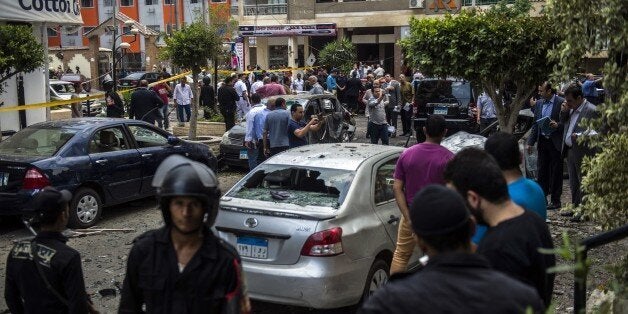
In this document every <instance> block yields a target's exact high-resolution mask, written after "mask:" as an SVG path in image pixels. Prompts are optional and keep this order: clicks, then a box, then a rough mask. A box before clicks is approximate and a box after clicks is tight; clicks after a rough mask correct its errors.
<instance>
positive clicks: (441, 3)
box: [425, 0, 462, 15]
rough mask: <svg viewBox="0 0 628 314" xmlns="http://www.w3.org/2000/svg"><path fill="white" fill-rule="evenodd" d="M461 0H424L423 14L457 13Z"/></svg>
mask: <svg viewBox="0 0 628 314" xmlns="http://www.w3.org/2000/svg"><path fill="white" fill-rule="evenodd" d="M460 8H462V0H425V14H426V15H429V14H445V13H451V14H454V13H458V12H460Z"/></svg>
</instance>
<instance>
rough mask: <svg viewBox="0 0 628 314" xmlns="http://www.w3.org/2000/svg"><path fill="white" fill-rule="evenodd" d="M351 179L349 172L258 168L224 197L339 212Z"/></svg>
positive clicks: (294, 168)
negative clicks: (327, 208)
mask: <svg viewBox="0 0 628 314" xmlns="http://www.w3.org/2000/svg"><path fill="white" fill-rule="evenodd" d="M354 176H355V172H354V171H349V170H337V169H324V168H305V167H291V166H288V165H261V166H259V167H257V168H256V169H255V172H254V173H250V174H248V175H247V176H246V177H245V178H244V179H243V180H242V181H241V182H240V183H238V185H236V186H235V188H234V189H233V190H232V191H231V192H230V193H229V194H227V196H231V197H235V198H242V199H248V200H258V201H267V202H276V203H288V204H295V205H299V206H321V207H331V208H334V209H338V208H339V207H340V205H342V203H343V201H344V199H345V198H346V196H347V192H348V191H349V187H350V186H351V182H352V181H353V178H354Z"/></svg>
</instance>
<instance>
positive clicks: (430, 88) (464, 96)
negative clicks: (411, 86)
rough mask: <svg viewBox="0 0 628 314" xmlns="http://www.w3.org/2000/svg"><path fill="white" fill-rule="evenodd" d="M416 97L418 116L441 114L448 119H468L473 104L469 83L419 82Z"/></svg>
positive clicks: (445, 81) (446, 81)
mask: <svg viewBox="0 0 628 314" xmlns="http://www.w3.org/2000/svg"><path fill="white" fill-rule="evenodd" d="M417 89H418V92H417V94H416V95H415V99H414V100H415V105H416V107H417V115H418V116H427V115H431V114H439V115H442V116H444V117H445V118H447V119H461V118H467V115H468V110H469V104H470V103H471V102H472V96H471V88H470V85H469V83H468V82H461V81H449V80H428V81H422V82H419V84H418V86H417Z"/></svg>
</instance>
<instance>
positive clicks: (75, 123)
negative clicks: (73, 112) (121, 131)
mask: <svg viewBox="0 0 628 314" xmlns="http://www.w3.org/2000/svg"><path fill="white" fill-rule="evenodd" d="M125 121H126V122H138V123H142V122H141V121H135V120H129V119H123V118H80V119H62V120H54V121H46V122H40V123H36V124H33V125H31V126H29V128H30V127H32V128H65V129H80V130H88V129H94V128H98V127H101V126H107V125H115V124H119V123H122V122H125Z"/></svg>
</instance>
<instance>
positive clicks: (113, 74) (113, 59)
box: [111, 0, 118, 92]
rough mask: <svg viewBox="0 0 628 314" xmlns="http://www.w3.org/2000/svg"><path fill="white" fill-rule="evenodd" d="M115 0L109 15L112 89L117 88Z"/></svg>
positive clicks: (115, 89)
mask: <svg viewBox="0 0 628 314" xmlns="http://www.w3.org/2000/svg"><path fill="white" fill-rule="evenodd" d="M117 2H118V1H117V0H113V1H112V3H113V15H111V23H112V24H113V35H112V36H111V39H112V41H113V44H112V47H111V79H112V80H113V91H114V92H116V91H117V90H118V80H116V36H117V35H118V23H117V21H116V5H117Z"/></svg>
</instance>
